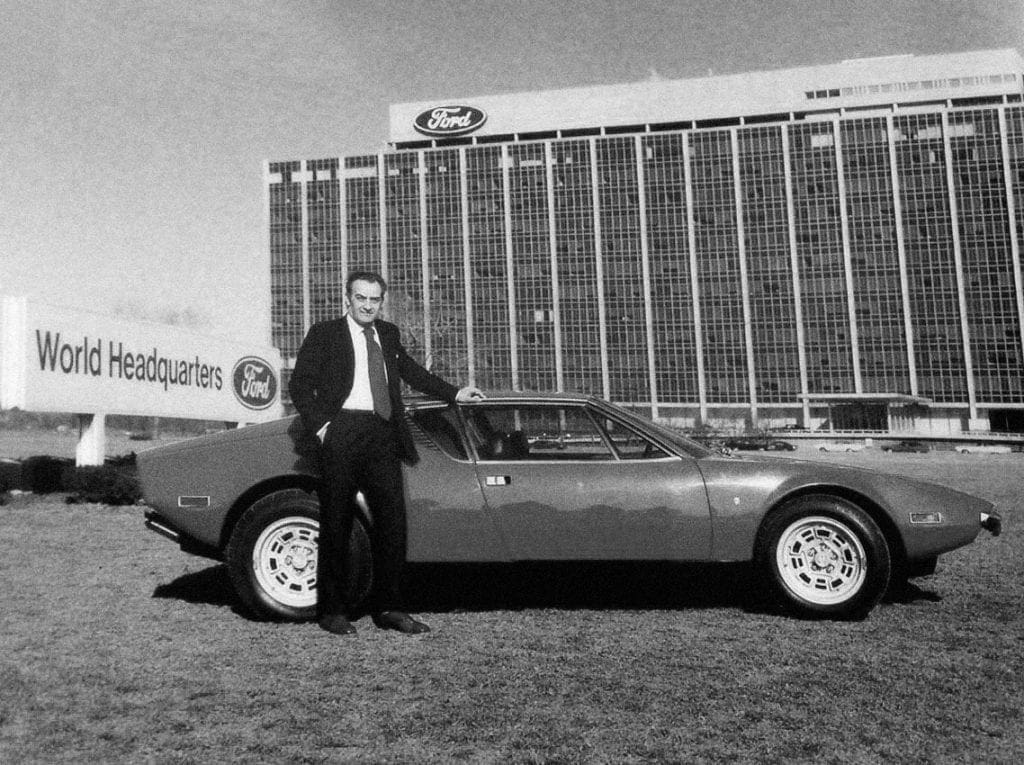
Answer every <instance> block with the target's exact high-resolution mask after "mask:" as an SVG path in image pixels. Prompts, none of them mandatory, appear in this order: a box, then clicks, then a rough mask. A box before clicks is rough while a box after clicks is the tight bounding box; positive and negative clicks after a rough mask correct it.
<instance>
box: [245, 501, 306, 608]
mask: <svg viewBox="0 0 1024 765" xmlns="http://www.w3.org/2000/svg"><path fill="white" fill-rule="evenodd" d="M319 532H320V528H319V526H318V525H317V523H316V522H315V521H312V520H310V519H309V518H305V517H302V516H295V517H292V518H282V519H281V520H279V521H276V522H275V523H272V524H271V525H269V526H267V528H265V529H264V530H263V533H262V534H260V536H259V538H258V539H257V540H256V544H255V545H254V546H253V552H252V567H253V572H254V573H255V574H256V581H257V582H258V583H259V585H260V586H261V587H262V588H263V589H264V591H266V592H267V594H269V595H270V596H271V597H272V598H274V600H277V601H278V602H280V603H283V604H284V605H287V606H291V607H293V608H307V607H309V606H312V605H314V604H315V603H316V551H317V539H318V537H319Z"/></svg>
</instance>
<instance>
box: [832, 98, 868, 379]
mask: <svg viewBox="0 0 1024 765" xmlns="http://www.w3.org/2000/svg"><path fill="white" fill-rule="evenodd" d="M840 129H841V124H840V121H839V118H838V117H836V118H834V119H833V120H832V148H833V150H834V151H835V155H836V182H837V183H838V187H839V223H840V231H841V233H842V237H843V276H844V279H845V280H846V317H847V321H848V322H849V324H850V355H851V357H852V360H853V389H854V391H855V392H857V393H863V392H864V386H863V383H862V381H861V372H860V334H859V332H858V331H857V307H856V305H855V303H854V300H855V298H856V295H855V294H854V290H853V259H852V256H851V254H850V216H849V211H848V210H847V207H846V173H845V171H844V168H843V141H842V135H841V133H840Z"/></svg>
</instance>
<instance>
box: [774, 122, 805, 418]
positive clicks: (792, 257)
mask: <svg viewBox="0 0 1024 765" xmlns="http://www.w3.org/2000/svg"><path fill="white" fill-rule="evenodd" d="M780 129H781V131H782V164H783V171H784V177H785V181H786V218H787V220H788V221H789V266H790V270H791V272H792V276H793V313H794V321H795V323H796V355H797V364H798V365H799V367H800V400H801V401H802V402H803V418H804V422H803V424H804V426H805V427H810V424H811V407H810V390H809V386H808V383H807V342H806V339H805V335H804V309H803V298H802V297H801V293H800V261H799V254H798V253H797V246H796V210H795V209H794V205H793V167H792V159H791V157H790V152H789V126H788V125H782V126H781V128H780Z"/></svg>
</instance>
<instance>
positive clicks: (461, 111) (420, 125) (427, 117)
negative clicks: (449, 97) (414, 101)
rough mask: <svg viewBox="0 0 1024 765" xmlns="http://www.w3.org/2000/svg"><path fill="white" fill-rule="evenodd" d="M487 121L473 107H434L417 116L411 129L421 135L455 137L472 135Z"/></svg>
mask: <svg viewBox="0 0 1024 765" xmlns="http://www.w3.org/2000/svg"><path fill="white" fill-rule="evenodd" d="M486 121H487V115H486V114H484V113H483V112H482V111H481V110H480V109H477V108H476V107H473V106H435V107H434V108H432V109H427V110H426V111H425V112H422V113H421V114H419V115H418V116H417V117H416V119H415V121H414V122H413V127H415V128H416V130H418V131H419V132H420V133H423V135H430V136H441V137H448V136H455V135H465V134H466V133H472V132H473V131H474V130H476V129H477V128H479V127H480V126H481V125H483V124H484V123H485V122H486Z"/></svg>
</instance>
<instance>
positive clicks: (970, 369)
mask: <svg viewBox="0 0 1024 765" xmlns="http://www.w3.org/2000/svg"><path fill="white" fill-rule="evenodd" d="M942 148H943V152H944V153H945V155H946V156H945V159H946V195H947V197H948V199H949V230H950V232H951V233H952V236H953V264H954V266H955V268H956V300H957V305H958V308H959V310H960V343H961V348H962V349H963V354H964V372H965V374H966V377H967V407H968V417H970V423H969V427H970V429H971V430H975V429H976V426H977V425H979V423H978V422H977V420H978V400H977V394H976V393H975V390H974V359H973V358H972V356H971V334H970V327H969V325H968V322H967V292H966V290H965V287H964V281H965V280H964V259H963V251H962V250H961V248H960V210H959V206H958V205H957V202H956V185H955V182H956V179H955V178H954V177H953V149H952V146H951V145H950V140H949V112H946V111H943V112H942Z"/></svg>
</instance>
